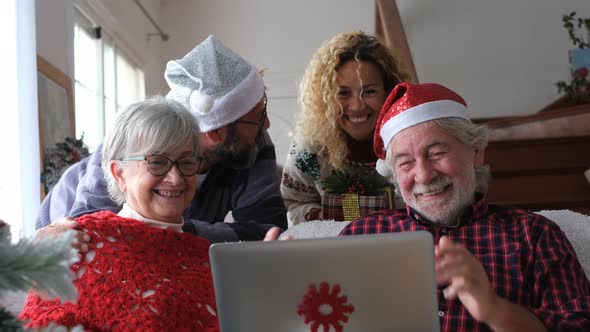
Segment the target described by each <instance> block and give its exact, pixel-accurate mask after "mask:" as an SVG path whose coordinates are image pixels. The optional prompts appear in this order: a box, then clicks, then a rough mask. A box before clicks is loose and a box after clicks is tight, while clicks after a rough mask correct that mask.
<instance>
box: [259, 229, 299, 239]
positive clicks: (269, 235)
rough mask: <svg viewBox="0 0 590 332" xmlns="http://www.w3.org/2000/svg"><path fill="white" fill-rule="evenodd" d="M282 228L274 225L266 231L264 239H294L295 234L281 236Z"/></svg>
mask: <svg viewBox="0 0 590 332" xmlns="http://www.w3.org/2000/svg"><path fill="white" fill-rule="evenodd" d="M281 232H282V231H281V229H280V228H279V227H273V228H271V229H269V230H268V232H266V234H265V235H264V241H276V240H293V236H291V235H287V236H280V235H281Z"/></svg>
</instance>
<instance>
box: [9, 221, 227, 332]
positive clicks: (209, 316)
mask: <svg viewBox="0 0 590 332" xmlns="http://www.w3.org/2000/svg"><path fill="white" fill-rule="evenodd" d="M78 222H79V223H80V224H81V225H82V228H83V231H84V232H86V233H88V234H89V235H90V236H91V238H92V241H91V244H90V250H89V252H88V253H87V254H85V255H84V256H83V257H82V259H81V261H80V262H79V263H76V264H74V265H73V266H72V270H73V271H74V273H75V274H76V275H77V276H78V278H77V279H76V280H75V281H74V284H75V285H76V287H77V288H78V293H79V297H78V300H77V302H76V303H71V302H66V303H60V301H59V300H46V299H43V298H42V297H40V296H39V295H38V294H35V293H31V294H29V296H28V298H27V301H26V303H25V307H24V310H23V311H22V313H21V315H20V316H19V318H21V319H24V320H28V325H27V326H28V327H43V326H47V325H49V324H50V323H51V322H54V323H56V324H59V325H63V326H66V327H73V326H76V325H83V326H84V328H85V329H86V330H89V331H219V325H218V320H217V311H216V306H215V295H214V291H213V281H212V279H211V271H210V267H209V255H208V249H209V242H208V241H207V240H205V239H203V238H200V237H197V236H195V235H192V234H187V233H178V232H173V231H169V230H163V229H159V228H155V227H150V226H147V225H146V224H144V223H142V222H140V221H137V220H134V219H126V218H121V217H119V216H117V215H115V214H113V213H111V212H98V213H94V214H90V215H86V216H83V217H80V218H78Z"/></svg>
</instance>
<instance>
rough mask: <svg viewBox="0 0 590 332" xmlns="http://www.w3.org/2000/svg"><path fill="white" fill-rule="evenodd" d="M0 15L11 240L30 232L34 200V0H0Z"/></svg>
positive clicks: (4, 214)
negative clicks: (2, 44)
mask: <svg viewBox="0 0 590 332" xmlns="http://www.w3.org/2000/svg"><path fill="white" fill-rule="evenodd" d="M0 18H1V19H0V31H2V32H3V37H4V38H3V43H4V49H3V51H2V52H0V60H1V61H0V63H2V65H3V74H2V76H0V82H2V84H1V87H0V91H2V99H1V100H2V102H3V109H2V110H1V111H0V114H1V118H0V142H1V143H0V144H1V149H0V153H1V157H0V219H3V220H4V221H6V222H7V223H9V224H10V225H11V230H12V236H13V239H15V240H16V239H18V238H21V237H29V236H32V235H33V234H34V229H35V218H36V216H37V211H38V209H39V204H40V178H39V177H40V161H39V122H38V111H37V110H38V108H37V62H36V61H37V60H36V42H35V1H34V0H3V1H0Z"/></svg>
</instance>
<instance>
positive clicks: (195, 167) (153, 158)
mask: <svg viewBox="0 0 590 332" xmlns="http://www.w3.org/2000/svg"><path fill="white" fill-rule="evenodd" d="M130 160H139V161H141V160H145V161H147V166H148V171H149V172H150V173H151V174H152V175H155V176H164V175H166V173H168V172H169V171H170V169H171V168H172V165H176V169H178V172H179V173H180V175H182V176H184V177H188V176H193V175H195V174H196V173H197V172H198V171H199V168H200V167H201V162H202V161H203V158H202V157H197V156H190V157H182V158H180V159H178V160H170V159H169V158H167V157H165V156H162V155H158V154H151V155H147V156H138V157H127V158H123V159H121V161H130Z"/></svg>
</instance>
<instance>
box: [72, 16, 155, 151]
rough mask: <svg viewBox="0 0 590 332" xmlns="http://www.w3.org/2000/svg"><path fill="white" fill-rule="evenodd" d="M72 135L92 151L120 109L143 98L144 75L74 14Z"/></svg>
mask: <svg viewBox="0 0 590 332" xmlns="http://www.w3.org/2000/svg"><path fill="white" fill-rule="evenodd" d="M74 61H75V74H74V81H75V95H76V97H75V99H76V100H75V103H76V107H75V108H76V136H77V137H81V136H82V135H84V142H85V143H86V144H87V145H88V147H89V148H90V151H94V149H96V148H97V147H98V145H99V144H100V143H101V142H102V139H103V137H104V135H105V133H106V132H107V131H108V129H109V128H110V127H111V125H112V123H113V121H114V119H115V116H116V114H117V112H118V111H119V110H121V108H123V107H125V106H127V105H128V104H130V103H133V102H135V101H138V100H142V99H143V98H145V83H144V74H143V71H142V70H141V68H139V66H137V65H136V64H134V63H133V62H132V61H131V60H130V59H129V58H128V57H126V56H125V55H124V54H123V52H122V50H120V49H119V48H117V45H116V43H115V42H114V41H113V39H112V38H111V37H110V36H109V35H108V33H106V32H104V31H103V30H102V29H101V28H100V27H97V26H96V25H95V24H93V23H92V22H91V21H90V20H89V19H88V18H87V17H85V16H84V15H83V14H82V13H80V12H79V11H76V18H75V24H74Z"/></svg>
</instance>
